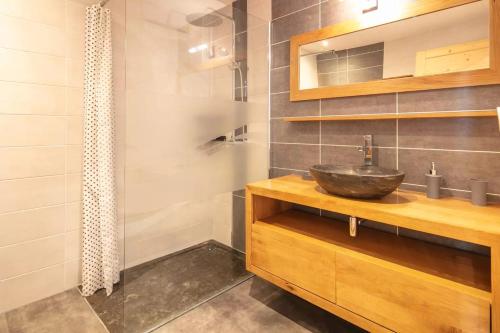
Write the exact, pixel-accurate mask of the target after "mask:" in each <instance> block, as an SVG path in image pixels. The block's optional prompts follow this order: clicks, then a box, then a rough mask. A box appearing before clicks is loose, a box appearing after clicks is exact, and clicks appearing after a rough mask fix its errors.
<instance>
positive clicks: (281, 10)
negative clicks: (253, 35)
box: [272, 0, 320, 19]
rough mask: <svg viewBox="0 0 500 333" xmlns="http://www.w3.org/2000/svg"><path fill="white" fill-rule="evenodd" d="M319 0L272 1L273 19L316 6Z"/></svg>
mask: <svg viewBox="0 0 500 333" xmlns="http://www.w3.org/2000/svg"><path fill="white" fill-rule="evenodd" d="M319 1H320V0H273V1H272V12H273V14H272V16H273V19H276V18H278V17H281V16H283V15H287V14H290V13H292V12H295V11H298V10H301V9H304V8H307V7H310V6H312V5H315V4H318V3H319Z"/></svg>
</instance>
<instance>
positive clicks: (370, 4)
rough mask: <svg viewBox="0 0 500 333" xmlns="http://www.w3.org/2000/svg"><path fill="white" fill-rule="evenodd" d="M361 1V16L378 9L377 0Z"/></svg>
mask: <svg viewBox="0 0 500 333" xmlns="http://www.w3.org/2000/svg"><path fill="white" fill-rule="evenodd" d="M361 1H363V5H362V8H363V14H364V13H368V12H371V11H373V10H377V9H378V0H361Z"/></svg>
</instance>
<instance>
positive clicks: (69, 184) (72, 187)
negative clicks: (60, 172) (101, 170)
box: [66, 173, 82, 202]
mask: <svg viewBox="0 0 500 333" xmlns="http://www.w3.org/2000/svg"><path fill="white" fill-rule="evenodd" d="M81 200H82V174H80V173H75V174H68V175H66V202H75V201H78V202H80V201H81Z"/></svg>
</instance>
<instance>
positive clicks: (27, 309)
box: [0, 241, 365, 333]
mask: <svg viewBox="0 0 500 333" xmlns="http://www.w3.org/2000/svg"><path fill="white" fill-rule="evenodd" d="M122 281H123V282H122V284H120V285H119V286H118V289H117V290H116V291H115V292H114V293H113V294H112V295H111V296H110V297H106V296H105V294H104V292H99V293H97V294H96V295H93V296H91V297H88V298H87V302H85V298H83V297H81V295H80V293H79V292H78V290H77V289H76V288H74V289H70V290H68V291H65V292H63V293H60V294H57V295H54V296H51V297H48V298H45V299H42V300H40V301H37V302H34V303H31V304H28V305H25V306H22V307H20V308H17V309H15V310H12V311H9V312H7V313H4V314H0V333H53V332H71V333H107V332H111V333H116V332H120V333H121V332H127V333H128V332H130V333H145V332H155V333H257V332H269V333H282V332H287V333H311V332H313V333H362V332H365V331H363V330H361V329H359V328H357V327H356V326H354V325H352V324H350V323H348V322H346V321H344V320H342V319H340V318H337V317H335V316H333V315H332V314H330V313H328V312H326V311H324V310H322V309H320V308H318V307H316V306H314V305H312V304H310V303H308V302H306V301H304V300H303V299H301V298H299V297H297V296H295V295H292V294H290V293H288V292H286V291H284V290H282V289H280V288H278V287H276V286H274V285H272V284H270V283H268V282H266V281H264V280H262V279H260V278H258V277H255V276H252V275H250V274H249V273H247V272H246V271H245V265H244V258H243V255H242V254H241V253H239V252H237V251H234V250H232V249H230V248H227V247H225V246H224V245H222V244H219V243H217V242H213V241H211V242H208V243H204V244H200V245H198V246H195V247H192V248H190V249H187V250H183V251H181V252H178V253H175V254H173V255H169V256H166V257H163V258H160V259H157V260H154V261H151V262H148V263H145V264H142V265H140V266H137V267H134V268H132V269H129V270H126V272H125V275H124V276H122ZM89 304H91V306H92V308H91V307H90V306H89ZM96 313H97V314H98V315H97V314H96ZM98 316H99V317H98ZM99 319H100V320H99ZM102 323H104V325H105V326H103V325H102ZM105 327H106V328H105Z"/></svg>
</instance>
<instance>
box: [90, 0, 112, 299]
mask: <svg viewBox="0 0 500 333" xmlns="http://www.w3.org/2000/svg"><path fill="white" fill-rule="evenodd" d="M85 30H86V31H85V85H84V91H85V113H84V155H83V209H82V212H83V213H82V216H83V240H82V242H83V253H82V292H83V295H85V296H88V295H92V294H93V293H94V292H95V291H97V290H98V289H101V288H106V293H107V294H108V295H110V294H111V292H112V291H113V284H114V283H116V282H118V281H119V278H120V271H119V256H118V245H117V225H116V203H115V179H114V154H113V148H114V133H113V127H114V116H113V82H112V48H111V13H110V11H109V9H105V8H102V7H101V6H100V5H94V6H91V7H88V8H87V16H86V25H85Z"/></svg>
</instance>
